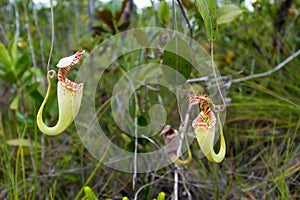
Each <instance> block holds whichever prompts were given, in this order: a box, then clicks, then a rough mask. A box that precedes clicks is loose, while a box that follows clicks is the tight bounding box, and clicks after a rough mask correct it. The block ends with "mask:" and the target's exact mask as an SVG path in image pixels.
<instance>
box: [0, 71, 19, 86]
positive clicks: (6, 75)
mask: <svg viewBox="0 0 300 200" xmlns="http://www.w3.org/2000/svg"><path fill="white" fill-rule="evenodd" d="M0 79H2V80H5V81H7V82H9V83H16V82H17V80H16V77H15V75H14V73H13V72H12V71H11V70H9V71H7V72H5V71H2V70H0Z"/></svg>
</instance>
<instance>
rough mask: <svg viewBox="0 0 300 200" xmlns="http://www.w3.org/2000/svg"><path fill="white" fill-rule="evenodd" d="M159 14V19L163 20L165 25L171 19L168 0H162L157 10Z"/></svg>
mask: <svg viewBox="0 0 300 200" xmlns="http://www.w3.org/2000/svg"><path fill="white" fill-rule="evenodd" d="M157 15H158V17H159V19H160V20H161V21H162V22H163V24H164V25H166V24H168V23H169V21H170V19H171V15H170V12H169V4H168V2H166V1H162V2H161V3H160V7H159V9H158V11H157Z"/></svg>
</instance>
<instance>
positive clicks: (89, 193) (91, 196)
mask: <svg viewBox="0 0 300 200" xmlns="http://www.w3.org/2000/svg"><path fill="white" fill-rule="evenodd" d="M83 190H84V193H85V196H86V198H87V200H98V198H97V197H96V195H95V193H94V192H93V190H92V189H91V188H90V187H89V186H85V187H84V189H83Z"/></svg>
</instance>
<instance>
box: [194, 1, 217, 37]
mask: <svg viewBox="0 0 300 200" xmlns="http://www.w3.org/2000/svg"><path fill="white" fill-rule="evenodd" d="M197 4H198V10H199V13H200V15H201V17H202V19H203V21H204V26H205V31H206V35H207V38H208V40H209V41H215V40H216V39H217V35H218V25H217V18H216V2H215V0H197Z"/></svg>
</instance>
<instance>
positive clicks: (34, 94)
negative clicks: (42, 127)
mask: <svg viewBox="0 0 300 200" xmlns="http://www.w3.org/2000/svg"><path fill="white" fill-rule="evenodd" d="M30 97H31V98H32V99H33V100H34V101H35V102H36V104H37V105H41V104H42V102H43V100H44V97H43V96H42V95H41V93H40V92H39V91H38V90H33V91H32V92H31V93H30Z"/></svg>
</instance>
